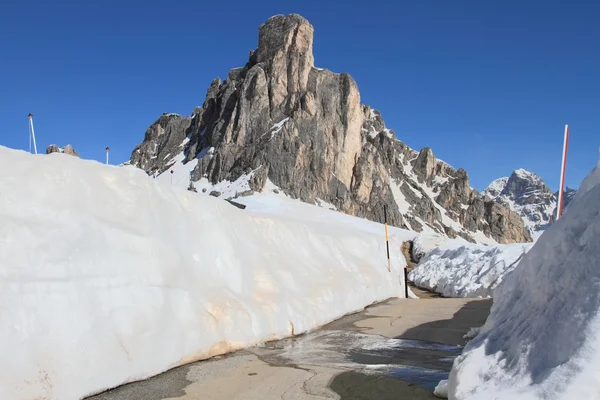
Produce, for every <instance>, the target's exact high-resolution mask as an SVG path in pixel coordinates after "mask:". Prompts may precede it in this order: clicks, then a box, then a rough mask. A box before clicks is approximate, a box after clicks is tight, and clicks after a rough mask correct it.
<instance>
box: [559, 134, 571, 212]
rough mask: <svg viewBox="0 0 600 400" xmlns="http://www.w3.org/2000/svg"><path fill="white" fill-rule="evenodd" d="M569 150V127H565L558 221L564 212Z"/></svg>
mask: <svg viewBox="0 0 600 400" xmlns="http://www.w3.org/2000/svg"><path fill="white" fill-rule="evenodd" d="M568 149H569V125H565V140H564V143H563V155H562V163H561V169H560V187H559V188H558V207H557V212H556V219H559V218H560V217H561V215H562V211H563V201H564V199H563V197H564V189H565V173H566V171H567V150H568Z"/></svg>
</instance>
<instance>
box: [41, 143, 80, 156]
mask: <svg viewBox="0 0 600 400" xmlns="http://www.w3.org/2000/svg"><path fill="white" fill-rule="evenodd" d="M51 153H64V154H68V155H70V156H74V157H79V154H77V152H76V151H75V149H74V148H73V146H71V145H70V144H68V145H66V146H65V147H58V146H57V145H55V144H51V145H50V146H48V148H46V154H51Z"/></svg>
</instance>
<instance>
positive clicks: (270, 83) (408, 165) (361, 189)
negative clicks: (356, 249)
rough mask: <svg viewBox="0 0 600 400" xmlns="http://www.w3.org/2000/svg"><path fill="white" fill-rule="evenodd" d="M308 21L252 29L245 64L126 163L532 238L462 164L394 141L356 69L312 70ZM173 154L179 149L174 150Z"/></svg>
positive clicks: (497, 235)
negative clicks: (363, 96)
mask: <svg viewBox="0 0 600 400" xmlns="http://www.w3.org/2000/svg"><path fill="white" fill-rule="evenodd" d="M312 43H313V27H312V25H311V24H310V23H309V22H308V21H307V20H306V19H304V18H302V17H301V16H299V15H294V14H292V15H289V16H283V15H278V16H274V17H272V18H270V19H269V20H268V21H267V22H266V23H265V24H263V25H261V26H260V28H259V38H258V48H257V49H256V50H254V51H252V52H251V53H250V57H249V60H248V62H247V64H246V65H245V66H244V67H243V68H236V69H232V70H231V71H230V72H229V75H228V77H227V79H226V80H225V81H224V82H222V81H221V80H220V79H215V80H214V81H213V82H212V83H211V85H210V87H209V88H208V91H207V94H206V99H205V100H204V103H203V105H202V107H199V108H197V109H196V110H194V112H193V114H192V116H191V117H187V118H183V117H181V116H179V115H175V114H165V115H163V116H162V117H160V118H159V119H158V120H157V121H156V122H155V123H154V124H153V125H152V126H150V128H149V129H148V130H147V131H146V135H145V138H144V141H143V142H142V143H141V144H140V145H139V146H138V147H136V149H135V150H134V151H133V154H132V157H131V160H130V163H131V164H133V165H135V166H138V167H140V168H142V169H144V170H146V171H148V172H152V171H158V173H160V172H164V171H165V170H167V169H169V168H170V167H171V166H172V165H173V164H174V163H179V162H183V163H184V164H186V165H189V166H190V174H191V179H192V180H193V181H198V180H200V179H202V178H206V179H208V180H209V181H210V182H211V183H213V184H217V183H219V182H222V181H230V182H232V181H236V180H239V179H247V180H248V186H249V188H250V190H251V191H254V192H260V191H263V190H265V187H266V184H267V183H268V182H269V187H272V186H273V185H274V186H277V187H278V188H279V189H280V190H282V191H283V192H285V193H286V194H288V195H290V196H292V197H294V198H299V199H301V200H302V201H305V202H309V203H319V202H326V203H329V204H331V205H333V206H334V207H335V208H336V209H337V210H339V211H342V212H345V213H349V214H353V215H357V216H361V217H365V218H368V219H371V220H374V221H383V214H384V213H383V210H384V207H387V210H388V221H389V222H390V223H391V224H393V225H396V226H400V227H406V228H409V229H414V230H422V229H424V227H425V226H428V227H430V228H431V229H434V230H436V231H438V232H440V233H444V234H447V235H449V236H456V235H460V236H462V237H465V238H467V239H468V240H471V241H473V240H474V239H475V238H476V237H480V236H481V235H486V236H488V237H491V238H493V239H495V240H497V241H499V242H504V243H508V242H521V241H528V240H530V237H529V234H528V232H527V231H526V230H525V229H524V227H523V222H522V221H521V219H520V218H519V217H518V215H516V214H515V213H513V212H512V211H510V210H508V209H507V208H505V207H502V206H501V205H499V204H497V203H495V202H493V201H491V200H489V199H485V198H484V197H483V196H482V195H480V194H479V193H478V192H476V191H475V190H473V189H471V188H470V186H469V178H468V175H467V173H466V171H464V170H462V169H459V170H458V171H457V170H454V169H453V168H452V167H450V166H449V165H448V164H446V163H444V162H442V161H439V160H436V158H435V156H434V154H433V152H432V151H431V149H429V148H425V149H423V150H421V151H420V152H416V151H414V150H412V149H410V148H409V147H408V146H406V145H405V144H404V143H402V142H401V141H399V140H398V139H396V137H395V135H394V133H393V132H392V131H391V130H389V129H387V128H386V126H385V123H384V121H383V119H382V118H381V115H380V113H379V112H378V111H376V110H374V109H372V108H370V107H369V106H367V105H362V104H361V103H360V93H359V90H358V87H357V85H356V83H355V82H354V80H353V79H352V77H351V76H350V75H348V74H345V73H343V74H336V73H333V72H331V71H328V70H324V69H320V68H315V66H314V59H313V54H312ZM178 155H182V156H180V158H177V157H178Z"/></svg>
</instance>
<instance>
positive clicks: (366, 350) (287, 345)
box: [249, 331, 461, 391]
mask: <svg viewBox="0 0 600 400" xmlns="http://www.w3.org/2000/svg"><path fill="white" fill-rule="evenodd" d="M249 350H250V351H251V352H252V353H254V354H256V355H257V356H258V357H259V358H260V359H262V360H263V361H265V362H267V363H269V364H271V365H278V366H297V365H306V366H310V365H314V366H323V367H332V368H337V369H347V370H354V371H357V372H361V373H365V374H380V375H385V376H389V377H393V378H396V379H402V380H404V381H406V382H409V383H412V384H415V385H418V386H421V387H423V388H425V389H427V390H430V391H433V389H434V388H435V386H436V385H437V384H438V383H439V381H440V380H442V379H447V378H448V372H449V371H450V368H451V367H452V362H453V361H454V358H455V357H456V356H458V355H459V354H460V351H461V350H460V349H459V348H458V347H456V346H448V345H443V344H439V343H432V342H426V341H421V340H404V339H389V338H386V337H383V336H379V335H369V334H364V333H359V332H349V331H319V332H314V333H310V334H306V335H302V336H296V337H293V338H289V339H284V340H280V341H277V342H272V343H266V344H265V345H263V346H259V347H254V348H251V349H249Z"/></svg>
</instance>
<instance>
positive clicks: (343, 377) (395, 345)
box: [89, 298, 491, 400]
mask: <svg viewBox="0 0 600 400" xmlns="http://www.w3.org/2000/svg"><path fill="white" fill-rule="evenodd" d="M490 307H491V300H473V299H443V298H427V299H419V300H412V299H394V300H389V301H387V302H385V303H381V304H378V305H374V306H372V307H369V308H367V309H365V310H364V311H362V312H360V313H356V314H352V315H348V316H346V317H343V318H341V319H340V320H337V321H334V322H332V323H330V324H328V325H327V326H325V327H323V328H322V329H320V330H318V331H316V332H313V333H309V334H306V335H301V336H297V337H294V338H289V339H285V340H280V341H277V342H270V343H267V344H265V345H262V346H257V347H254V348H249V349H246V350H243V351H239V352H236V353H233V354H230V355H227V356H222V357H216V358H214V359H211V360H207V361H201V362H197V363H193V364H189V365H185V366H182V367H178V368H175V369H173V370H170V371H167V372H165V373H163V374H161V375H158V376H156V377H153V378H150V379H148V380H145V381H141V382H135V383H132V384H128V385H124V386H121V387H119V388H116V389H114V390H111V391H107V392H104V393H101V394H99V395H96V396H93V397H90V398H89V399H90V400H171V399H184V400H189V399H194V400H195V399H246V400H254V399H256V400H259V399H260V400H269V399H297V400H302V399H311V400H317V399H344V400H367V399H377V400H386V399H395V400H398V399H416V400H420V399H436V398H437V397H435V396H433V394H432V391H433V388H434V387H435V385H436V384H437V382H439V380H441V379H445V378H446V377H447V374H448V371H449V370H450V367H451V366H452V361H453V359H454V357H456V356H457V355H458V354H459V353H460V349H461V347H462V345H464V344H465V340H464V339H463V338H462V337H463V335H464V334H465V333H466V332H467V331H468V330H469V328H471V327H476V326H481V325H483V323H484V322H485V319H486V318H487V315H488V314H489V310H490Z"/></svg>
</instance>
